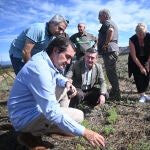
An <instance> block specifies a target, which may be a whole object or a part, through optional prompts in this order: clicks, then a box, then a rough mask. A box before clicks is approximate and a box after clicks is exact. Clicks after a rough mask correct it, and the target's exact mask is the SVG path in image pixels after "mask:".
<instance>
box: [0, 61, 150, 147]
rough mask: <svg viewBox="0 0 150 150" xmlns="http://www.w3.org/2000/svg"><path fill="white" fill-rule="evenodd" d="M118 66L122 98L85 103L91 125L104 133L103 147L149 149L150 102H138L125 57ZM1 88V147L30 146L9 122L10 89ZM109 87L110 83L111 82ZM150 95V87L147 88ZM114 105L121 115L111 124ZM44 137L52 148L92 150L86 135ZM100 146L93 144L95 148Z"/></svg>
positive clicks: (87, 117)
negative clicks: (19, 138)
mask: <svg viewBox="0 0 150 150" xmlns="http://www.w3.org/2000/svg"><path fill="white" fill-rule="evenodd" d="M120 62H121V63H119V64H121V65H119V66H118V75H119V84H120V87H121V95H122V98H121V99H120V101H112V100H111V99H110V100H108V101H107V102H106V104H105V105H103V106H102V107H96V108H94V109H89V108H85V107H83V108H82V110H83V111H84V113H85V119H86V120H87V122H88V128H91V129H92V130H95V131H96V132H98V133H100V134H101V135H103V136H104V137H105V148H103V150H150V103H139V102H138V94H137V92H136V88H135V84H134V81H133V79H132V78H131V79H129V78H128V77H127V67H126V62H127V61H126V58H125V59H123V58H120ZM4 87H5V86H3V89H4V90H2V89H0V150H27V148H26V147H25V146H22V145H20V144H19V143H18V142H17V135H18V134H17V133H16V132H15V131H14V129H13V127H12V126H11V124H10V121H9V118H8V113H7V108H6V103H7V97H8V93H9V89H10V85H8V86H7V88H4ZM108 88H109V89H110V85H109V84H108ZM148 94H149V95H150V91H148ZM111 108H115V109H116V112H117V114H118V115H120V117H118V118H117V119H116V120H115V122H113V123H112V124H109V123H108V120H107V118H108V110H110V109H111ZM106 125H110V126H111V127H112V128H113V132H112V133H111V134H106V133H105V132H104V131H103V127H104V126H106ZM42 139H43V140H44V141H47V142H50V143H52V144H53V145H54V147H53V148H50V149H53V150H91V149H92V148H91V147H90V144H89V143H88V142H87V141H85V140H84V139H83V138H79V137H76V138H67V137H63V136H52V135H51V136H43V137H42ZM95 149H97V150H98V149H99V148H93V150H95Z"/></svg>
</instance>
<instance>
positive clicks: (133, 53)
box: [129, 40, 147, 75]
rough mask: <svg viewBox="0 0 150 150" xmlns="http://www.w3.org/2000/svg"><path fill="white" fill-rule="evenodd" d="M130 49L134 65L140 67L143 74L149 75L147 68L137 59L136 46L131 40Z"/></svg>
mask: <svg viewBox="0 0 150 150" xmlns="http://www.w3.org/2000/svg"><path fill="white" fill-rule="evenodd" d="M129 48H130V54H131V57H132V59H133V61H134V63H135V64H136V65H137V66H138V67H139V69H140V71H141V73H142V74H145V75H147V72H146V69H145V67H144V66H143V65H142V64H141V63H140V61H139V59H138V58H137V57H136V51H135V46H134V44H133V43H132V41H131V40H129Z"/></svg>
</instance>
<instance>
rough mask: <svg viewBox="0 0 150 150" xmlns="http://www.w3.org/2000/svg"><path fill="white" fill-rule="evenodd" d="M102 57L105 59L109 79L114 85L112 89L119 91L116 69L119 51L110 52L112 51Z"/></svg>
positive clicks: (115, 91)
mask: <svg viewBox="0 0 150 150" xmlns="http://www.w3.org/2000/svg"><path fill="white" fill-rule="evenodd" d="M102 58H103V61H104V65H105V69H106V74H107V77H108V80H109V82H110V84H111V86H112V91H113V92H114V93H118V92H119V91H120V89H119V82H118V76H117V70H116V63H117V59H118V52H110V53H106V54H103V55H102Z"/></svg>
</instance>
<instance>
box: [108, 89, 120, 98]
mask: <svg viewBox="0 0 150 150" xmlns="http://www.w3.org/2000/svg"><path fill="white" fill-rule="evenodd" d="M109 99H110V100H113V101H120V100H121V94H120V90H116V91H114V90H112V89H111V90H110V92H109Z"/></svg>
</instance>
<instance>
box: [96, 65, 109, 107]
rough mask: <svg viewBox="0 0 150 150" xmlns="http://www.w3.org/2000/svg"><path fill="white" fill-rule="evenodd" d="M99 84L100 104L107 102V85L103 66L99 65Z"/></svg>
mask: <svg viewBox="0 0 150 150" xmlns="http://www.w3.org/2000/svg"><path fill="white" fill-rule="evenodd" d="M98 72H99V79H100V80H99V86H100V93H101V94H100V96H99V99H98V103H99V104H100V105H102V104H104V103H105V96H106V92H107V88H106V87H107V86H106V81H105V77H104V72H103V69H102V66H101V65H99V70H98Z"/></svg>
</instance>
